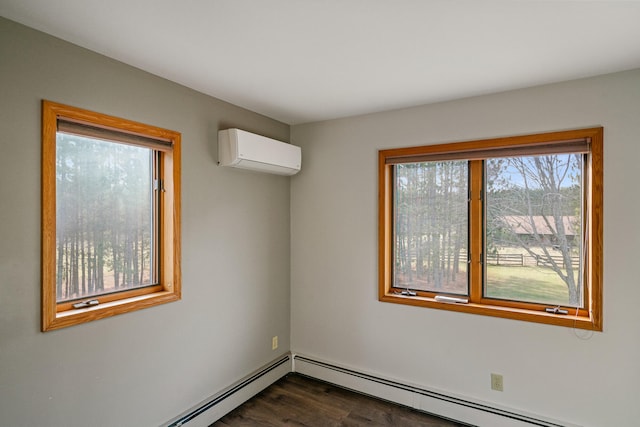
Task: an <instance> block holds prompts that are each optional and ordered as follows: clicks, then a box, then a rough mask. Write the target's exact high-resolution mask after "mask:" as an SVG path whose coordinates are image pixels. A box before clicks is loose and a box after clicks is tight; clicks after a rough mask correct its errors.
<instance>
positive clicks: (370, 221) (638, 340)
mask: <svg viewBox="0 0 640 427" xmlns="http://www.w3.org/2000/svg"><path fill="white" fill-rule="evenodd" d="M381 84H384V82H381ZM596 125H603V126H604V128H605V149H604V152H605V160H604V163H605V164H604V167H605V172H604V175H605V183H604V185H605V195H604V202H605V213H604V252H605V253H604V332H602V333H594V334H593V335H592V336H588V335H589V334H585V333H584V332H582V331H577V332H576V331H573V330H572V329H569V328H562V327H556V326H547V325H541V324H534V323H526V322H520V321H515V320H505V319H498V318H490V317H483V316H478V315H470V314H462V313H455V312H449V311H441V310H432V309H425V308H417V307H409V306H403V305H396V304H390V303H381V302H378V301H377V261H376V256H377V252H376V248H377V229H376V227H377V181H376V180H377V170H376V166H377V150H378V149H382V148H389V147H404V146H413V145H422V144H435V143H442V142H455V141H461V140H469V139H480V138H489V137H496V136H509V135H517V134H523V133H535V132H545V131H553V130H562V129H572V128H581V127H590V126H596ZM291 137H292V142H293V143H295V144H296V145H301V146H302V149H303V153H304V154H305V156H304V157H305V164H304V168H303V170H302V172H301V173H300V174H299V175H297V176H296V177H294V178H293V180H292V182H291V218H292V229H291V230H292V231H291V232H292V246H291V253H292V258H291V260H292V261H291V263H292V270H291V304H292V309H291V315H292V334H291V341H292V351H294V352H297V353H301V354H304V355H308V356H312V357H316V358H320V359H322V360H325V361H329V362H333V363H336V364H339V365H342V366H347V367H353V368H355V369H357V370H361V371H365V372H368V373H373V374H377V375H381V376H384V377H390V378H393V379H398V380H401V381H406V382H409V383H412V384H417V385H419V386H423V387H426V388H432V389H440V390H443V391H446V392H449V393H453V394H456V395H462V396H467V397H470V398H473V399H479V400H483V401H487V402H492V403H493V404H495V405H498V406H506V407H510V408H514V409H519V410H523V411H527V412H530V413H533V414H538V415H541V416H544V417H551V418H553V419H557V420H561V421H566V422H572V423H576V424H580V425H584V426H593V427H596V426H600V427H602V426H616V427H623V426H632V425H637V423H638V419H640V405H639V404H638V402H639V401H638V384H640V364H639V363H638V362H639V361H640V310H638V309H637V307H636V305H637V303H638V301H640V286H639V281H638V267H637V266H638V260H639V259H640V250H639V246H640V227H639V226H638V223H637V218H640V198H638V197H637V196H638V194H639V193H638V183H637V182H638V179H637V175H636V174H637V172H638V166H637V165H638V159H639V158H640V141H639V138H640V70H635V71H630V72H625V73H618V74H612V75H606V76H601V77H597V78H591V79H585V80H578V81H572V82H567V83H561V84H555V85H547V86H542V87H536V88H530V89H525V90H518V91H511V92H506V93H500V94H495V95H490V96H481V97H475V98H469V99H463V100H459V101H455V102H447V103H441V104H435V105H427V106H422V107H416V108H410V109H405V110H399V111H391V112H386V113H379V114H371V115H366V116H361V117H353V118H347V119H341V120H333V121H327V122H321V123H312V124H307V125H299V126H294V127H293V128H292V132H291ZM585 335H587V336H588V337H585ZM583 338H587V339H583ZM491 372H496V373H501V374H502V375H504V392H502V393H499V392H495V391H491V390H490V376H489V374H490V373H491Z"/></svg>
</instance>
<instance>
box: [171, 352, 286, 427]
mask: <svg viewBox="0 0 640 427" xmlns="http://www.w3.org/2000/svg"><path fill="white" fill-rule="evenodd" d="M291 361H292V355H291V353H287V354H285V355H283V356H281V357H279V358H278V359H276V360H274V361H272V362H270V363H268V364H267V365H265V366H263V367H261V368H259V369H257V370H256V371H254V372H253V373H252V374H250V375H247V376H246V377H244V378H243V379H241V380H240V381H237V382H236V383H234V384H232V385H231V386H229V387H227V388H226V389H224V390H222V391H221V392H219V393H217V394H215V395H213V396H211V397H210V398H208V399H206V400H204V401H202V402H200V403H199V404H197V405H195V406H194V407H193V408H191V409H189V410H188V411H186V412H184V413H183V414H181V415H179V416H178V417H176V418H174V419H173V420H171V421H170V422H168V423H167V424H163V426H162V427H181V426H186V425H188V427H208V426H210V425H211V424H213V423H214V422H215V421H217V420H218V419H220V418H222V417H223V416H224V415H226V414H227V413H228V412H231V411H232V410H234V409H235V408H237V407H238V406H240V405H242V404H243V403H244V402H246V401H247V400H249V399H250V398H252V397H253V396H255V395H256V394H258V393H260V392H261V391H262V390H264V389H265V388H267V387H268V386H270V385H271V384H273V383H274V382H276V381H278V380H279V379H280V378H282V377H283V376H285V375H287V374H289V373H290V372H291V370H292V368H291Z"/></svg>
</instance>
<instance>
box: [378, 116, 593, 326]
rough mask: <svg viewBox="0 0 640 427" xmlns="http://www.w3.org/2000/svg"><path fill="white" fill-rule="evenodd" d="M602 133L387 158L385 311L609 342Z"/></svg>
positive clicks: (419, 150)
mask: <svg viewBox="0 0 640 427" xmlns="http://www.w3.org/2000/svg"><path fill="white" fill-rule="evenodd" d="M602 134H603V130H602V128H591V129H581V130H574V131H564V132H552V133H546V134H536V135H526V136H517V137H508V138H498V139H491V140H481V141H470V142H462V143H452V144H444V145H431V146H423V147H411V148H398V149H390V150H381V151H380V152H379V192H380V195H379V299H380V300H381V301H385V302H395V303H401V304H410V305H418V306H425V307H431V308H439V309H446V310H454V311H461V312H469V313H475V314H484V315H490V316H497V317H506V318H515V319H519V320H528V321H533V322H540V323H548V324H556V325H564V326H572V327H577V328H583V329H592V330H602V151H603V148H602Z"/></svg>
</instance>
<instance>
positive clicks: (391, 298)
mask: <svg viewBox="0 0 640 427" xmlns="http://www.w3.org/2000/svg"><path fill="white" fill-rule="evenodd" d="M379 300H380V301H382V302H390V303H395V304H404V305H413V306H417V307H427V308H435V309H438V310H449V311H457V312H460V313H470V314H480V315H484V316H492V317H500V318H504V319H514V320H522V321H526V322H534V323H544V324H547V325H556V326H565V327H570V328H576V329H586V330H591V331H602V326H601V325H602V322H601V321H598V319H594V318H593V317H592V316H575V315H572V314H553V313H547V312H545V311H536V310H526V309H521V308H513V307H502V306H497V305H487V304H477V303H467V304H460V303H450V302H441V301H436V300H435V299H433V298H428V297H423V296H407V295H400V294H396V293H385V294H383V295H380V297H379Z"/></svg>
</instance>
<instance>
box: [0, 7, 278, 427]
mask: <svg viewBox="0 0 640 427" xmlns="http://www.w3.org/2000/svg"><path fill="white" fill-rule="evenodd" d="M184 66H188V64H184ZM42 99H49V100H52V101H56V102H61V103H65V104H69V105H73V106H77V107H81V108H86V109H90V110H94V111H98V112H101V113H105V114H111V115H115V116H118V117H124V118H128V119H131V120H136V121H140V122H144V123H148V124H152V125H156V126H160V127H165V128H168V129H172V130H176V131H178V132H181V133H182V144H183V145H182V147H183V148H182V154H183V163H182V188H183V193H182V266H183V276H182V289H183V299H182V300H181V301H179V302H175V303H171V304H166V305H162V306H159V307H154V308H150V309H146V310H142V311H138V312H135V313H129V314H124V315H121V316H116V317H112V318H109V319H104V320H99V321H96V322H92V323H89V324H85V325H79V326H74V327H70V328H66V329H62V330H58V331H54V332H48V333H42V332H40V101H41V100H42ZM226 127H240V128H243V129H246V130H249V131H253V132H256V133H261V134H263V135H266V136H269V137H272V138H277V139H281V140H288V139H289V127H288V126H287V125H285V124H283V123H279V122H276V121H274V120H271V119H269V118H266V117H263V116H260V115H257V114H255V113H252V112H249V111H246V110H243V109H241V108H238V107H235V106H232V105H230V104H227V103H225V102H222V101H219V100H216V99H213V98H210V97H207V96H204V95H202V94H199V93H197V92H194V91H192V90H189V89H186V88H184V87H182V86H179V85H177V84H174V83H171V82H168V81H166V80H163V79H160V78H158V77H155V76H152V75H150V74H147V73H144V72H142V71H140V70H137V69H134V68H132V67H129V66H127V65H124V64H122V63H119V62H116V61H113V60H110V59H107V58H105V57H103V56H100V55H97V54H95V53H92V52H89V51H87V50H84V49H81V48H79V47H77V46H73V45H70V44H68V43H65V42H62V41H60V40H58V39H55V38H52V37H50V36H47V35H44V34H42V33H39V32H36V31H33V30H31V29H28V28H26V27H23V26H20V25H18V24H15V23H13V22H11V21H7V20H4V19H1V18H0V129H2V138H1V142H0V144H1V146H2V154H1V155H0V201H1V202H0V203H1V206H2V209H0V425H4V426H25V427H36V426H88V425H91V426H154V425H159V424H160V423H162V422H165V421H168V420H169V419H171V418H173V417H175V416H177V415H178V414H180V413H181V412H182V411H184V410H186V409H188V408H189V407H191V406H192V405H194V404H196V403H198V402H199V401H201V400H202V399H205V398H207V397H209V396H210V395H212V394H214V393H216V392H218V391H220V390H221V389H222V388H224V387H226V386H228V385H229V384H231V383H233V382H234V381H235V380H237V379H239V378H241V377H243V376H245V375H246V374H248V373H250V372H251V371H253V370H254V369H256V368H258V367H260V366H262V365H263V364H265V363H267V362H269V361H271V360H272V359H274V358H275V357H277V356H278V355H279V354H280V353H281V352H284V351H286V350H287V349H288V348H289V332H290V331H289V319H290V312H289V306H290V305H289V259H290V257H289V237H290V236H289V225H290V220H289V181H290V179H289V178H285V177H279V176H275V175H265V174H256V173H250V172H243V171H238V170H233V169H231V170H229V169H225V168H221V167H218V166H217V165H216V161H217V130H218V129H219V128H226ZM274 335H278V336H279V341H280V348H279V349H278V350H277V351H275V352H274V351H272V350H271V337H272V336H274Z"/></svg>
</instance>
